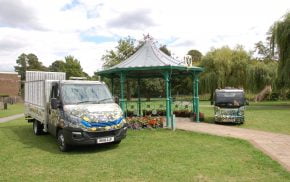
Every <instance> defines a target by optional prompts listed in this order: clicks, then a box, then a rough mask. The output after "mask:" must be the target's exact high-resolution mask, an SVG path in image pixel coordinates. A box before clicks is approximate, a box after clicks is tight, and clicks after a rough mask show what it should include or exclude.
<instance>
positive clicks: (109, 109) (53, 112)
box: [25, 72, 127, 151]
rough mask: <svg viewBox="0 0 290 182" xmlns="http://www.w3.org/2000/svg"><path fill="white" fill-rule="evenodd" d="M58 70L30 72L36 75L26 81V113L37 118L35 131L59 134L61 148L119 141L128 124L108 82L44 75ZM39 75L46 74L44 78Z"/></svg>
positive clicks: (34, 120) (29, 120) (57, 136)
mask: <svg viewBox="0 0 290 182" xmlns="http://www.w3.org/2000/svg"><path fill="white" fill-rule="evenodd" d="M56 74H57V73H51V72H46V73H45V72H43V73H42V72H37V73H35V72H31V73H29V74H28V75H32V76H31V80H30V81H26V83H25V92H26V94H25V117H26V119H27V120H28V122H33V132H34V133H35V134H36V135H40V134H42V133H44V132H48V133H50V134H52V135H54V136H56V138H57V142H58V144H59V149H60V150H61V151H67V150H69V148H70V146H72V145H95V144H102V143H113V144H119V143H120V142H121V140H122V139H124V138H125V137H126V132H127V124H126V120H125V118H124V116H123V112H122V110H121V108H120V107H119V105H118V104H116V103H115V102H114V100H113V98H112V95H111V93H110V91H109V89H108V87H107V86H106V84H105V83H104V82H99V81H86V80H64V79H63V80H61V79H60V80H46V79H44V78H47V77H51V75H54V76H55V75H56ZM58 74H59V73H58ZM35 75H46V76H41V79H42V77H43V80H41V79H39V78H40V76H38V78H36V79H35V78H34V77H35ZM47 75H48V76H47ZM55 77H59V76H55ZM33 79H34V80H33Z"/></svg>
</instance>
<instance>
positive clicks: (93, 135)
mask: <svg viewBox="0 0 290 182" xmlns="http://www.w3.org/2000/svg"><path fill="white" fill-rule="evenodd" d="M119 132H120V129H118V130H112V131H104V132H84V133H83V134H84V136H88V137H89V138H98V137H105V136H115V135H117V134H118V133H119Z"/></svg>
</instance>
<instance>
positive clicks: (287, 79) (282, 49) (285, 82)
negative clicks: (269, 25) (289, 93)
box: [272, 12, 290, 88]
mask: <svg viewBox="0 0 290 182" xmlns="http://www.w3.org/2000/svg"><path fill="white" fill-rule="evenodd" d="M275 45H276V47H277V48H278V54H279V67H278V81H279V87H282V88H290V12H288V13H287V14H286V15H285V16H284V17H283V19H282V20H281V21H277V22H276V23H275V24H274V25H273V32H272V49H274V48H275Z"/></svg>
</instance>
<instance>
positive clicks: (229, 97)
mask: <svg viewBox="0 0 290 182" xmlns="http://www.w3.org/2000/svg"><path fill="white" fill-rule="evenodd" d="M244 102H245V98H244V93H243V92H216V95H215V105H216V106H219V107H240V106H244V104H245V103H244Z"/></svg>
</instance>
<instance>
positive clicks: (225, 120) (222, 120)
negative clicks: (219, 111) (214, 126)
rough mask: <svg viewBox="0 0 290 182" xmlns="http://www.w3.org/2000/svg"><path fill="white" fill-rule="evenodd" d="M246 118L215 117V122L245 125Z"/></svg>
mask: <svg viewBox="0 0 290 182" xmlns="http://www.w3.org/2000/svg"><path fill="white" fill-rule="evenodd" d="M244 120H245V119H244V116H215V122H219V123H243V122H244Z"/></svg>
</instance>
